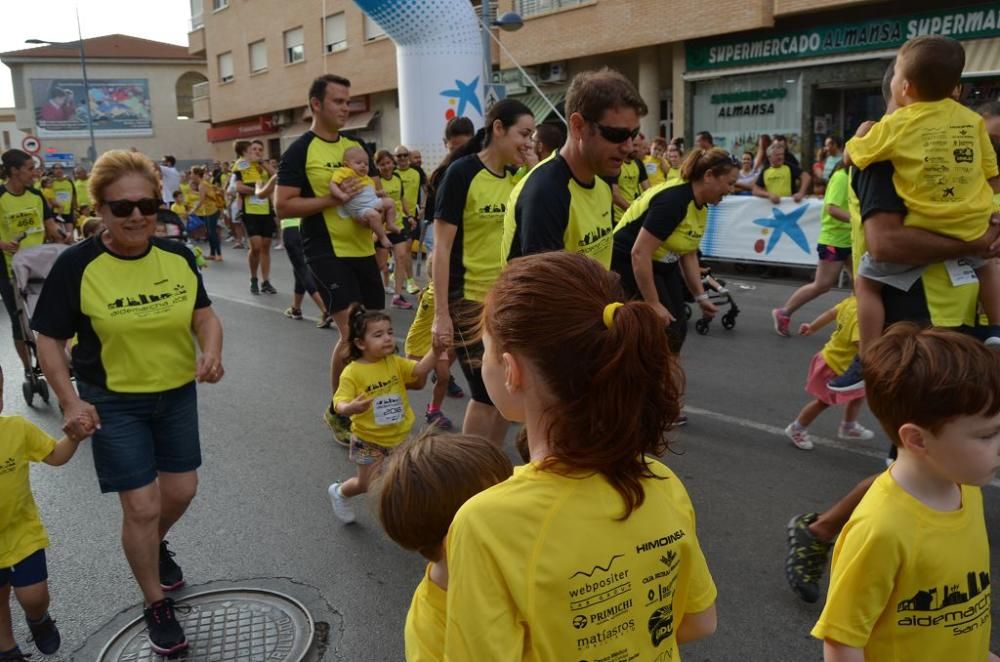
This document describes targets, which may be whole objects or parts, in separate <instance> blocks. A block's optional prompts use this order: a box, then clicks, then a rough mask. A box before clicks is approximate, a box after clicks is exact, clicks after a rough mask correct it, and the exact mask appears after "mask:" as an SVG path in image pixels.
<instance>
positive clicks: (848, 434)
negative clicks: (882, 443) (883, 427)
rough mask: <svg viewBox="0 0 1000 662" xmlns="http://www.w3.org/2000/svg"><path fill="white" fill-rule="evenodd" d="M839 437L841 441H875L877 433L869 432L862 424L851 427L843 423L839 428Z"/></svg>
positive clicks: (854, 424)
mask: <svg viewBox="0 0 1000 662" xmlns="http://www.w3.org/2000/svg"><path fill="white" fill-rule="evenodd" d="M837 436H838V437H840V438H841V439H851V440H854V439H873V438H874V437H875V433H874V432H872V431H871V430H869V429H868V428H866V427H864V426H863V425H861V424H860V423H853V424H852V425H850V426H849V427H848V426H846V425H844V424H843V423H841V424H840V427H839V428H837Z"/></svg>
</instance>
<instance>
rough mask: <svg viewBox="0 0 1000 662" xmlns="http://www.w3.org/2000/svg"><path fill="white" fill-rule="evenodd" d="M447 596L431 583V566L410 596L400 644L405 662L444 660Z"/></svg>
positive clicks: (442, 590) (441, 589)
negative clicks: (403, 648)
mask: <svg viewBox="0 0 1000 662" xmlns="http://www.w3.org/2000/svg"><path fill="white" fill-rule="evenodd" d="M447 596H448V593H447V592H446V591H445V590H444V589H443V588H441V587H440V586H438V585H437V584H435V583H434V582H432V581H431V564H429V563H428V564H427V570H426V571H425V572H424V578H423V580H421V582H420V583H419V584H417V589H416V590H415V591H414V592H413V600H411V601H410V611H408V612H406V626H405V627H404V629H403V641H404V645H405V650H406V662H441V660H443V659H444V628H445V608H446V606H447V604H446V603H447V599H448V597H447Z"/></svg>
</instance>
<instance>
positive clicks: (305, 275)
mask: <svg viewBox="0 0 1000 662" xmlns="http://www.w3.org/2000/svg"><path fill="white" fill-rule="evenodd" d="M301 222H302V219H300V218H283V219H281V242H282V243H283V244H284V245H285V253H286V254H287V255H288V261H289V262H291V263H292V271H293V272H294V274H295V290H294V293H293V294H292V305H291V307H289V308H286V309H285V317H287V318H289V319H293V320H300V319H302V299H303V298H304V296H305V294H306V292H308V293H309V297H310V298H311V299H312V300H313V301H315V302H316V307H317V308H319V312H320V316H319V322H317V323H316V327H317V328H319V329H328V328H330V325H331V324H332V323H333V317H331V316H330V313H329V312H327V309H326V304H325V303H323V297H321V296H320V295H319V292H317V291H316V281H314V280H313V277H312V273H310V272H309V267H307V266H306V257H305V254H304V253H303V252H302V236H301V235H300V234H299V224H300V223H301Z"/></svg>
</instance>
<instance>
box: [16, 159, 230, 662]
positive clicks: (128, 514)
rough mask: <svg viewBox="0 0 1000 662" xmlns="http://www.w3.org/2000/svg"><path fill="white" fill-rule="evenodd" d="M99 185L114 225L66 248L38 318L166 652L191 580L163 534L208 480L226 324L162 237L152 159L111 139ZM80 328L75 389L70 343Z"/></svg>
mask: <svg viewBox="0 0 1000 662" xmlns="http://www.w3.org/2000/svg"><path fill="white" fill-rule="evenodd" d="M90 196H91V199H92V200H93V203H94V209H95V211H96V212H97V213H98V214H99V215H100V217H101V220H102V221H103V223H104V226H105V228H106V230H104V231H102V232H100V233H99V234H96V235H94V236H93V237H91V238H89V239H86V240H84V241H82V242H80V243H78V244H75V245H74V246H71V247H70V248H68V249H66V250H65V251H64V252H63V253H62V254H61V255H60V256H59V258H58V259H57V260H56V262H55V264H54V265H53V266H52V271H51V272H50V273H49V277H48V278H47V279H46V281H45V285H44V286H43V288H42V293H41V296H40V298H39V301H38V304H37V306H36V309H35V314H34V317H33V319H32V328H34V329H35V331H37V332H38V354H39V359H40V360H41V364H42V369H43V370H44V371H45V376H46V378H47V379H48V382H49V384H50V385H51V386H52V388H53V390H55V392H56V395H57V396H58V398H59V403H60V405H61V406H62V408H63V412H64V414H63V416H64V418H63V429H64V430H65V431H66V432H67V433H68V434H70V435H72V436H74V437H87V436H91V435H93V449H94V466H95V468H96V470H97V479H98V483H99V485H100V488H101V491H102V492H117V493H118V498H119V501H120V503H121V507H122V546H123V547H124V551H125V557H126V558H127V559H128V562H129V566H130V567H131V568H132V574H133V575H134V576H135V579H136V582H137V583H138V585H139V588H140V590H141V591H142V594H143V600H144V607H145V610H144V616H145V620H146V624H147V626H148V630H149V641H150V645H151V647H152V649H153V650H154V651H155V652H157V653H158V654H160V655H169V654H172V653H175V652H177V651H180V650H183V649H185V648H187V645H188V643H187V639H186V638H185V636H184V632H183V630H182V628H181V626H180V625H179V624H178V622H177V619H176V618H175V617H174V607H173V601H172V600H171V599H170V598H166V597H164V591H170V590H173V589H176V588H179V587H180V586H182V585H183V584H184V576H183V573H182V572H181V569H180V567H179V566H178V565H177V563H175V562H174V560H173V558H172V557H173V556H174V553H173V552H171V551H170V550H169V549H168V547H167V541H166V540H164V536H166V534H167V532H168V531H169V530H170V528H171V527H172V526H173V525H174V524H175V523H176V522H177V520H179V519H180V517H181V515H183V514H184V511H185V510H186V509H187V507H188V504H189V503H190V502H191V500H192V499H193V498H194V495H195V490H196V488H197V485H198V475H197V469H198V467H199V466H200V464H201V448H200V442H199V437H198V404H197V395H196V392H195V382H196V381H197V382H208V383H215V382H218V381H219V380H220V379H222V376H223V374H224V370H223V368H222V325H221V324H220V322H219V319H218V317H216V315H215V313H214V312H213V311H212V308H211V302H210V301H209V299H208V295H207V294H206V293H205V288H204V286H203V284H202V281H201V276H200V275H199V273H198V268H197V267H196V266H195V260H194V255H193V254H192V253H191V251H190V250H188V248H187V247H185V246H184V245H183V244H180V243H177V242H174V241H170V240H168V239H160V238H157V237H154V236H153V233H154V231H155V228H156V211H157V209H158V208H159V206H160V195H159V181H158V178H157V173H156V170H155V166H154V165H153V163H152V161H150V160H149V159H148V158H147V157H145V156H143V155H142V154H139V153H133V152H128V151H125V150H113V151H110V152H105V153H104V154H103V155H102V156H101V157H100V158H99V159H98V160H97V163H95V164H94V168H93V171H92V172H91V176H90ZM74 336H76V338H77V344H76V345H75V346H74V347H73V356H72V363H73V372H74V374H75V375H76V379H77V388H78V389H79V395H78V394H77V391H76V390H74V388H73V385H72V384H71V383H70V377H69V369H68V366H67V365H66V356H65V354H64V349H63V348H64V347H65V345H66V341H67V340H68V339H69V338H72V337H74ZM192 336H194V337H192ZM195 337H196V338H197V344H198V345H199V346H200V348H201V354H200V355H198V354H197V353H196V350H195V340H194V338H195Z"/></svg>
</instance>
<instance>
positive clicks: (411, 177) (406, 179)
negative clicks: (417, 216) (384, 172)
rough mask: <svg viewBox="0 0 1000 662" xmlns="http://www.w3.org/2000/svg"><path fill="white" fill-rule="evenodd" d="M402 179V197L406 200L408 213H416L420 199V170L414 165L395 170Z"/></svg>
mask: <svg viewBox="0 0 1000 662" xmlns="http://www.w3.org/2000/svg"><path fill="white" fill-rule="evenodd" d="M396 174H397V175H399V178H400V179H401V180H402V181H403V199H404V200H406V204H407V206H408V207H409V208H410V213H416V209H417V202H418V201H419V200H420V171H419V170H417V169H416V168H414V167H412V166H411V167H409V168H407V169H406V170H398V169H397V170H396Z"/></svg>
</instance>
